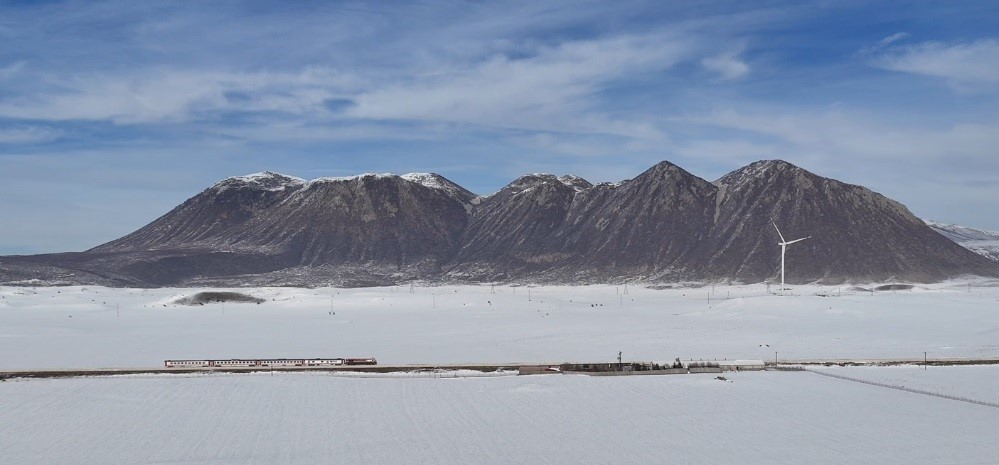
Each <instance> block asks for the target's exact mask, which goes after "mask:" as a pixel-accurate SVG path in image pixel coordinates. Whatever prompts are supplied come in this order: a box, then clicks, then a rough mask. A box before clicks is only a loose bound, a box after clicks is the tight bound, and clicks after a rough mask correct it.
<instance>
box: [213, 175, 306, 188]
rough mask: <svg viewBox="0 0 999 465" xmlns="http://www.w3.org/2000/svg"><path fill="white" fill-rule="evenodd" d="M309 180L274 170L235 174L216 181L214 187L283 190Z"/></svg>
mask: <svg viewBox="0 0 999 465" xmlns="http://www.w3.org/2000/svg"><path fill="white" fill-rule="evenodd" d="M306 184H308V182H307V181H306V180H304V179H302V178H297V177H294V176H287V175H284V174H280V173H274V172H272V171H264V172H260V173H253V174H247V175H244V176H233V177H230V178H226V179H223V180H221V181H219V182H218V183H216V184H215V185H214V186H213V188H215V189H216V190H218V191H219V192H223V191H225V190H227V189H233V188H252V189H257V190H266V191H272V192H276V191H283V190H285V189H288V188H297V187H302V186H304V185H306Z"/></svg>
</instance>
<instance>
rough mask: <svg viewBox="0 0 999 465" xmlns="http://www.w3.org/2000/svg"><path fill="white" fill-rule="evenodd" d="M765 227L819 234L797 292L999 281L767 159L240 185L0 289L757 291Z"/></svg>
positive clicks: (763, 270) (32, 262)
mask: <svg viewBox="0 0 999 465" xmlns="http://www.w3.org/2000/svg"><path fill="white" fill-rule="evenodd" d="M772 223H777V224H779V225H780V226H781V229H782V230H783V231H784V232H785V234H786V235H793V236H795V237H799V236H800V237H803V236H806V235H812V236H813V239H810V240H808V241H803V242H801V243H798V244H795V245H794V246H792V247H790V248H789V250H788V254H787V269H788V281H789V282H816V281H818V282H843V281H875V280H889V279H898V280H910V281H935V280H941V279H946V278H947V277H951V276H956V275H960V274H981V275H989V276H996V275H999V265H997V264H996V263H995V262H992V261H990V260H987V259H985V258H984V257H982V256H980V255H978V254H975V253H973V252H970V251H968V250H967V249H965V248H963V247H961V246H960V245H958V244H956V243H954V242H953V241H951V240H949V239H947V238H946V237H944V236H942V235H941V234H940V233H938V232H937V231H936V230H934V229H933V228H931V227H930V226H929V225H927V224H926V223H925V222H923V220H920V219H918V218H916V217H915V216H914V215H912V213H911V212H910V211H909V210H908V209H907V208H906V207H905V206H904V205H903V204H901V203H899V202H897V201H895V200H892V199H889V198H887V197H885V196H883V195H881V194H878V193H876V192H874V191H871V190H870V189H867V188H865V187H863V186H859V185H854V184H848V183H844V182H841V181H837V180H835V179H830V178H825V177H822V176H819V175H817V174H814V173H812V172H810V171H808V170H805V169H803V168H801V167H798V166H796V165H793V164H791V163H788V162H786V161H783V160H761V161H757V162H754V163H751V164H749V165H746V166H744V167H741V168H739V169H736V170H733V171H732V172H729V173H727V174H726V175H724V176H722V177H720V178H719V179H717V180H715V181H707V180H705V179H702V178H700V177H698V176H696V175H693V174H691V173H689V172H687V171H686V170H684V169H683V168H682V167H680V166H678V165H675V164H673V163H671V162H669V161H662V162H659V163H657V164H655V165H653V166H652V167H650V168H649V169H647V170H645V171H644V172H642V173H641V174H639V175H637V176H635V177H634V178H632V179H628V180H624V181H621V182H618V183H600V184H596V185H594V184H592V183H590V182H589V181H587V180H585V179H583V178H580V177H578V176H572V175H561V176H559V175H553V174H545V173H535V174H529V175H524V176H521V177H519V178H517V179H515V180H514V181H512V182H510V183H509V184H507V185H506V186H504V187H503V188H502V189H500V190H499V191H497V192H495V193H493V194H490V195H487V196H478V195H476V194H474V193H472V192H471V191H468V190H467V189H465V188H463V187H461V186H460V185H458V184H457V183H454V182H452V181H450V180H448V179H447V178H445V177H444V176H441V175H439V174H435V173H408V174H404V175H394V174H389V173H382V174H375V173H365V174H359V175H355V176H347V177H335V178H317V179H313V180H311V181H306V180H305V179H302V178H298V177H294V176H287V175H283V174H279V173H274V172H269V171H265V172H262V173H254V174H250V175H243V176H233V177H229V178H226V179H223V180H221V181H219V182H217V183H215V184H214V185H212V186H210V187H208V188H206V189H205V190H203V191H202V192H200V193H198V194H196V195H194V196H192V197H191V198H189V199H187V200H186V201H185V202H183V203H181V204H180V205H178V206H177V207H175V208H173V209H171V210H170V211H169V212H167V213H165V214H164V215H162V216H161V217H159V218H157V219H155V220H153V221H152V222H150V223H149V224H148V225H146V226H144V227H142V228H139V229H138V230H136V231H135V232H132V233H130V234H127V235H125V236H122V237H121V238H118V239H114V240H112V241H109V242H107V243H104V244H101V245H98V246H96V247H94V248H92V249H89V250H87V251H85V252H79V253H66V254H48V255H37V256H21V257H0V282H19V281H23V280H24V279H39V280H42V281H47V282H57V283H79V284H107V285H121V286H166V285H171V286H185V285H227V286H240V285H265V284H266V285H378V284H393V283H398V282H405V281H413V280H422V281H430V282H454V281H457V282H496V281H500V282H553V283H595V282H622V281H623V282H628V281H642V282H678V281H684V282H689V281H700V282H706V281H730V282H761V281H772V280H773V279H774V278H775V276H776V274H777V266H778V253H777V250H778V249H777V247H776V242H777V235H776V231H774V230H773V225H772ZM789 237H790V236H789Z"/></svg>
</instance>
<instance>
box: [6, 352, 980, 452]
mask: <svg viewBox="0 0 999 465" xmlns="http://www.w3.org/2000/svg"><path fill="white" fill-rule="evenodd" d="M944 369H950V368H944ZM941 370H943V369H941ZM992 373H995V370H993V371H992ZM725 376H726V377H728V379H729V381H720V380H716V379H715V375H679V376H634V377H587V376H572V375H544V376H510V377H498V378H497V377H493V378H468V379H396V378H384V379H350V378H339V377H334V376H329V375H325V374H319V373H308V374H290V373H287V374H277V375H265V374H243V375H203V376H190V377H184V376H179V375H147V376H130V377H102V378H72V379H50V380H13V381H6V382H2V383H0V411H3V412H4V418H5V420H4V421H3V422H0V457H2V458H3V463H11V464H15V463H16V464H19V465H28V464H74V465H79V464H107V463H135V464H137V463H172V464H197V465H203V464H246V463H274V464H277V463H280V464H309V465H311V464H317V463H344V464H386V463H409V464H424V463H425V464H431V463H432V464H444V463H454V464H467V463H475V464H493V463H495V464H509V463H536V464H544V463H559V464H610V463H615V464H618V463H648V464H653V463H684V464H726V463H731V464H736V463H738V464H801V463H809V464H847V463H856V464H869V463H877V464H906V465H908V464H914V463H919V464H955V463H961V464H985V463H995V462H994V460H995V459H996V458H997V457H999V442H997V441H995V432H996V431H999V411H997V409H995V408H989V407H982V406H978V405H971V404H966V403H962V402H954V401H949V400H945V399H939V398H934V397H929V396H923V395H918V394H911V393H906V392H899V391H893V390H890V389H884V388H878V387H872V386H867V385H863V384H859V383H851V382H841V381H838V380H835V379H831V378H826V377H822V376H819V375H816V374H812V373H806V372H752V373H750V372H743V373H731V374H729V373H727V374H726V375H725ZM991 379H992V380H993V381H995V380H996V379H997V378H996V376H995V375H994V374H993V375H992V378H991Z"/></svg>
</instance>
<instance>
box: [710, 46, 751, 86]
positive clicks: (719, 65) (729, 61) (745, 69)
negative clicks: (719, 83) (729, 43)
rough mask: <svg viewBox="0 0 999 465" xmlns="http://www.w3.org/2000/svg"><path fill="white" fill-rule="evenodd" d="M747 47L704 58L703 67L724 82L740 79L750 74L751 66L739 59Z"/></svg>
mask: <svg viewBox="0 0 999 465" xmlns="http://www.w3.org/2000/svg"><path fill="white" fill-rule="evenodd" d="M744 50H745V47H744V46H743V47H739V48H737V49H735V50H730V51H727V52H725V53H722V54H720V55H716V56H713V57H708V58H704V59H702V60H701V65H702V66H704V68H705V69H707V70H708V71H713V72H715V73H717V74H718V76H719V78H720V79H722V80H733V79H739V78H741V77H743V76H745V75H746V74H748V73H749V65H747V64H746V62H744V61H742V59H740V58H739V55H740V54H742V52H743V51H744Z"/></svg>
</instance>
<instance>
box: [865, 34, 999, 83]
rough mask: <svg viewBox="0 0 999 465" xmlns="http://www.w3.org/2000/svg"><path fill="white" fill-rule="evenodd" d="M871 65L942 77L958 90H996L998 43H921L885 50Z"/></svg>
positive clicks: (998, 69) (992, 41) (998, 62)
mask: <svg viewBox="0 0 999 465" xmlns="http://www.w3.org/2000/svg"><path fill="white" fill-rule="evenodd" d="M893 37H894V36H893ZM882 42H884V41H882ZM890 43H891V42H888V44H890ZM871 63H872V64H873V65H874V66H876V67H879V68H883V69H887V70H891V71H899V72H904V73H913V74H920V75H924V76H931V77H937V78H943V79H945V80H947V81H948V82H949V83H951V84H952V85H954V86H956V87H960V88H965V89H966V88H977V89H981V88H988V89H991V90H996V89H997V88H996V84H999V40H996V39H980V40H976V41H972V42H962V43H943V42H922V43H919V44H914V45H908V46H900V47H889V48H887V49H885V50H884V51H883V52H881V53H880V54H878V55H877V56H875V57H874V58H873V59H872V61H871Z"/></svg>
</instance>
